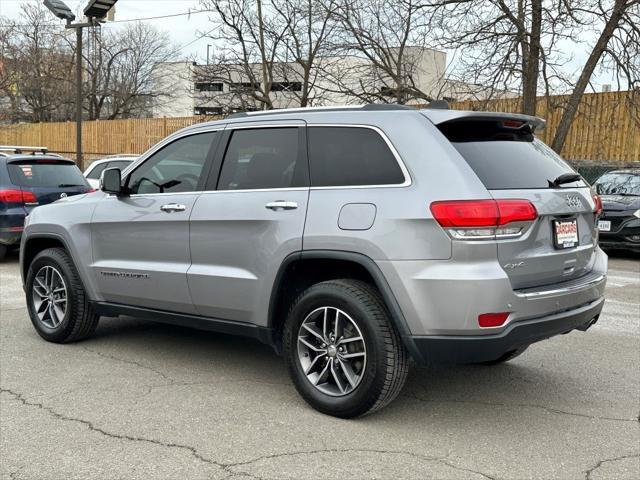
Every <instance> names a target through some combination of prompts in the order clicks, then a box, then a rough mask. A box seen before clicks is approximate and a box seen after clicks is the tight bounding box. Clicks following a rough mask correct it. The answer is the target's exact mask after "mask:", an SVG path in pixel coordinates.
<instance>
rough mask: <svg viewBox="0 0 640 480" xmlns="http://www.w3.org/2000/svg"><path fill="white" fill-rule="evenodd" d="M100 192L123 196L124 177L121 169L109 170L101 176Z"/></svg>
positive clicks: (104, 171)
mask: <svg viewBox="0 0 640 480" xmlns="http://www.w3.org/2000/svg"><path fill="white" fill-rule="evenodd" d="M100 190H102V191H103V192H105V193H112V194H114V195H121V194H122V176H121V174H120V169H119V168H107V169H105V170H103V171H102V174H101V175H100Z"/></svg>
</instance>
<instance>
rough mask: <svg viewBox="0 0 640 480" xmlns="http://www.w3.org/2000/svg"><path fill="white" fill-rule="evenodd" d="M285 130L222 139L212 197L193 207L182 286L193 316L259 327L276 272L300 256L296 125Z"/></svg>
mask: <svg viewBox="0 0 640 480" xmlns="http://www.w3.org/2000/svg"><path fill="white" fill-rule="evenodd" d="M288 125H289V127H282V126H279V127H278V128H267V127H262V128H261V129H258V128H256V127H254V128H243V129H236V130H233V131H232V132H229V133H228V135H229V137H230V140H229V144H228V147H227V148H226V154H225V159H224V161H223V165H222V169H221V174H220V181H219V182H218V189H217V190H216V191H207V192H204V193H203V194H202V195H201V196H200V197H199V198H198V200H197V201H196V204H195V206H194V208H193V213H192V215H191V222H190V229H191V256H192V265H191V268H190V269H189V273H188V282H189V289H190V292H191V297H192V299H193V302H194V304H195V306H196V309H197V311H198V313H199V314H201V315H205V316H209V317H215V318H222V319H226V320H234V321H238V322H249V323H254V324H258V325H266V323H267V312H268V307H269V298H270V293H271V289H272V286H273V282H274V280H275V277H276V274H277V271H278V268H279V267H280V264H281V263H282V261H283V260H284V259H285V258H286V257H287V256H288V255H289V254H291V253H292V252H296V251H300V250H302V234H303V229H304V222H305V215H306V211H307V202H308V197H309V189H308V187H307V185H308V165H307V161H306V151H305V148H304V143H305V142H304V129H303V128H299V127H298V125H304V124H303V122H293V123H288ZM245 127H246V124H245ZM220 150H223V149H222V148H221V149H220Z"/></svg>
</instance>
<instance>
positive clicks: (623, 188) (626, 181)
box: [596, 172, 640, 196]
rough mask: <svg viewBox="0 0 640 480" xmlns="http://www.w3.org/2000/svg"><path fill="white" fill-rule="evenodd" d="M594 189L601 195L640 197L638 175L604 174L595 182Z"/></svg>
mask: <svg viewBox="0 0 640 480" xmlns="http://www.w3.org/2000/svg"><path fill="white" fill-rule="evenodd" d="M596 188H597V190H598V193H600V194H601V195H633V196H636V195H640V174H638V173H632V172H629V173H626V172H624V173H622V172H620V173H605V174H604V175H603V176H601V177H600V178H599V179H598V180H596Z"/></svg>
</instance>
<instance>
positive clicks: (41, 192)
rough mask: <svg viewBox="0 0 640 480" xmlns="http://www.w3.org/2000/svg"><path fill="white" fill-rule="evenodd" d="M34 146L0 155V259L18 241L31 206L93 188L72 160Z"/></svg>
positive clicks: (4, 152) (17, 243) (17, 244)
mask: <svg viewBox="0 0 640 480" xmlns="http://www.w3.org/2000/svg"><path fill="white" fill-rule="evenodd" d="M3 148H5V149H6V148H7V147H0V150H1V149H3ZM20 148H21V150H20V151H22V152H26V151H29V149H30V148H33V147H20ZM37 148H38V150H33V151H32V153H31V154H26V153H19V154H15V153H8V152H7V150H4V151H3V155H2V156H0V260H1V259H2V258H4V256H5V254H6V252H7V250H9V249H10V248H13V247H18V246H19V245H20V238H21V237H22V231H23V228H24V219H25V217H26V216H27V215H29V213H30V212H31V211H32V210H33V209H34V208H35V207H37V206H38V205H46V204H48V203H52V202H55V201H56V200H58V199H60V198H63V197H72V196H74V195H79V194H82V193H87V192H90V191H92V190H93V189H92V188H91V187H90V186H89V184H88V183H87V182H86V180H85V179H84V177H83V176H82V173H81V172H80V170H79V169H78V167H76V164H75V163H74V162H73V161H71V160H66V159H64V158H62V157H60V156H58V155H53V154H49V153H36V152H40V149H41V147H37Z"/></svg>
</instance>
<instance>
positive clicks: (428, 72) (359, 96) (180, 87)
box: [152, 47, 479, 117]
mask: <svg viewBox="0 0 640 480" xmlns="http://www.w3.org/2000/svg"><path fill="white" fill-rule="evenodd" d="M394 53H395V52H390V56H393V54H394ZM405 59H406V60H405V62H404V63H405V66H406V70H407V71H406V72H404V77H405V79H404V81H403V83H404V84H407V85H411V86H412V87H414V88H415V89H416V90H419V91H420V92H423V93H424V94H425V95H427V96H429V97H430V98H445V99H447V100H461V99H467V98H472V99H476V98H477V97H478V95H479V93H478V92H479V89H478V88H477V87H473V86H468V88H467V87H465V85H464V84H463V83H462V82H455V83H453V82H450V81H449V80H447V79H446V78H445V70H446V53H445V52H441V51H438V50H433V49H429V48H421V47H408V48H407V49H406V51H405ZM261 67H262V66H261V64H254V65H251V68H250V71H249V72H247V70H246V69H245V67H244V66H243V65H233V64H224V65H198V64H195V63H192V62H174V63H166V64H163V66H162V68H160V69H157V74H156V75H157V80H156V82H155V92H154V93H155V95H154V97H155V98H157V99H158V100H157V101H156V103H155V104H154V106H153V108H152V112H153V115H154V116H155V117H181V116H191V115H218V114H225V113H230V112H234V111H251V110H257V109H260V108H262V106H263V104H262V103H261V102H259V101H257V100H256V99H255V98H253V96H252V95H251V91H252V89H253V90H255V88H256V85H259V83H258V82H259V81H260V79H261V78H262V73H261ZM309 77H310V82H309V84H310V85H311V86H310V88H308V89H307V91H306V92H305V91H304V90H305V89H304V87H303V79H304V76H303V70H302V67H301V66H300V65H299V64H297V63H293V62H290V63H284V62H283V63H276V64H273V65H272V78H273V82H272V85H271V91H270V98H271V101H272V104H273V107H274V108H288V107H296V106H300V100H301V97H302V96H303V95H305V94H306V96H307V105H309V106H324V105H348V104H362V103H366V102H378V103H380V102H384V101H387V102H394V101H395V100H396V97H398V96H402V95H406V98H405V99H404V102H405V103H407V104H409V105H411V104H424V103H426V102H427V100H426V99H425V98H416V96H415V95H412V94H411V93H406V92H398V89H397V88H396V86H395V83H394V82H393V81H392V80H391V79H390V78H389V77H388V76H386V75H385V74H384V73H383V72H381V71H380V70H379V69H377V68H376V67H375V65H374V64H373V63H372V62H370V61H369V60H367V59H365V58H362V57H358V56H331V57H322V58H319V59H318V61H317V65H316V66H315V68H314V71H312V72H311V74H310V76H309Z"/></svg>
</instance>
